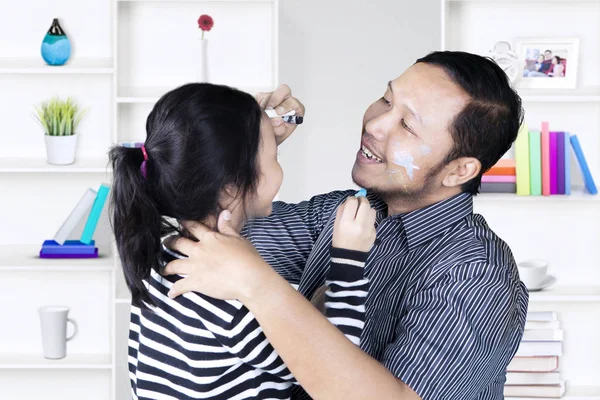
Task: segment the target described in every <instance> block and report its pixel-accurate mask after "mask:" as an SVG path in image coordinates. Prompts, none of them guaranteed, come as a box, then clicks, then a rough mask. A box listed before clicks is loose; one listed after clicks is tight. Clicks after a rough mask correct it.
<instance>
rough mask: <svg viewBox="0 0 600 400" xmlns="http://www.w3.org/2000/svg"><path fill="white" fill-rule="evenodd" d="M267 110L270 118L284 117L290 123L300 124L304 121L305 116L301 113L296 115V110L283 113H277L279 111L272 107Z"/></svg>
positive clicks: (284, 120)
mask: <svg viewBox="0 0 600 400" xmlns="http://www.w3.org/2000/svg"><path fill="white" fill-rule="evenodd" d="M265 112H266V113H267V116H268V117H269V118H277V117H281V118H282V119H283V122H287V123H288V124H296V125H300V124H301V123H302V122H303V121H304V117H302V116H301V115H296V110H292V111H290V112H288V113H286V114H283V115H279V114H277V112H276V111H275V110H274V109H272V108H267V109H266V110H265Z"/></svg>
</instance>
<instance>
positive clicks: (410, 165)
mask: <svg viewBox="0 0 600 400" xmlns="http://www.w3.org/2000/svg"><path fill="white" fill-rule="evenodd" d="M392 162H393V163H394V164H396V165H398V166H400V167H402V168H404V169H405V170H406V174H407V175H408V178H409V179H410V180H411V181H412V179H413V175H414V172H415V170H418V169H419V167H418V166H416V165H415V163H414V158H413V156H412V154H410V152H408V151H395V152H394V161H392Z"/></svg>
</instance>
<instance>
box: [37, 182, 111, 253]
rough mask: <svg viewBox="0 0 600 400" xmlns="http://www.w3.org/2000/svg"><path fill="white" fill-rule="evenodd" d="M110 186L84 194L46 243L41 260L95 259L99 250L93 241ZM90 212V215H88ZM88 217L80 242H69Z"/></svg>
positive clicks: (101, 186)
mask: <svg viewBox="0 0 600 400" xmlns="http://www.w3.org/2000/svg"><path fill="white" fill-rule="evenodd" d="M109 190H110V189H109V187H108V185H105V184H102V185H100V189H98V191H96V190H94V189H92V188H89V189H87V190H86V191H85V193H84V194H83V197H82V198H81V199H80V200H79V202H78V203H77V205H76V206H75V208H74V209H73V211H71V213H70V214H69V216H68V217H67V219H66V220H65V221H64V222H63V224H62V225H61V227H60V228H59V229H58V231H57V232H56V234H55V235H54V238H53V239H52V240H46V241H44V243H43V245H42V249H41V250H40V258H95V257H98V248H97V247H96V243H95V241H94V240H93V236H94V232H95V231H96V227H97V226H98V220H99V219H100V215H101V214H102V209H103V208H104V204H105V203H106V199H107V198H108V192H109ZM88 211H89V214H88ZM86 215H87V216H88V217H87V220H86V223H85V227H84V228H83V232H82V234H81V238H80V239H79V240H67V238H68V237H69V236H70V235H71V233H72V232H73V229H75V227H76V226H77V224H78V223H79V222H80V221H82V220H83V218H84V217H85V216H86Z"/></svg>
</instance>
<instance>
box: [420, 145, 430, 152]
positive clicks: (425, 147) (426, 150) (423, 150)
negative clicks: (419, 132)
mask: <svg viewBox="0 0 600 400" xmlns="http://www.w3.org/2000/svg"><path fill="white" fill-rule="evenodd" d="M419 150H420V151H421V154H422V155H427V154H429V153H431V147H429V146H427V145H426V144H423V145H421V147H419Z"/></svg>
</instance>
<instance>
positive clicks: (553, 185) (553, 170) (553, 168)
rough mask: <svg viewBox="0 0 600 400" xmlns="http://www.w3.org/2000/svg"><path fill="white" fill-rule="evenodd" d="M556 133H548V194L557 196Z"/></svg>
mask: <svg viewBox="0 0 600 400" xmlns="http://www.w3.org/2000/svg"><path fill="white" fill-rule="evenodd" d="M556 150H557V149H556V132H550V194H558V159H557V154H556Z"/></svg>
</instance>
